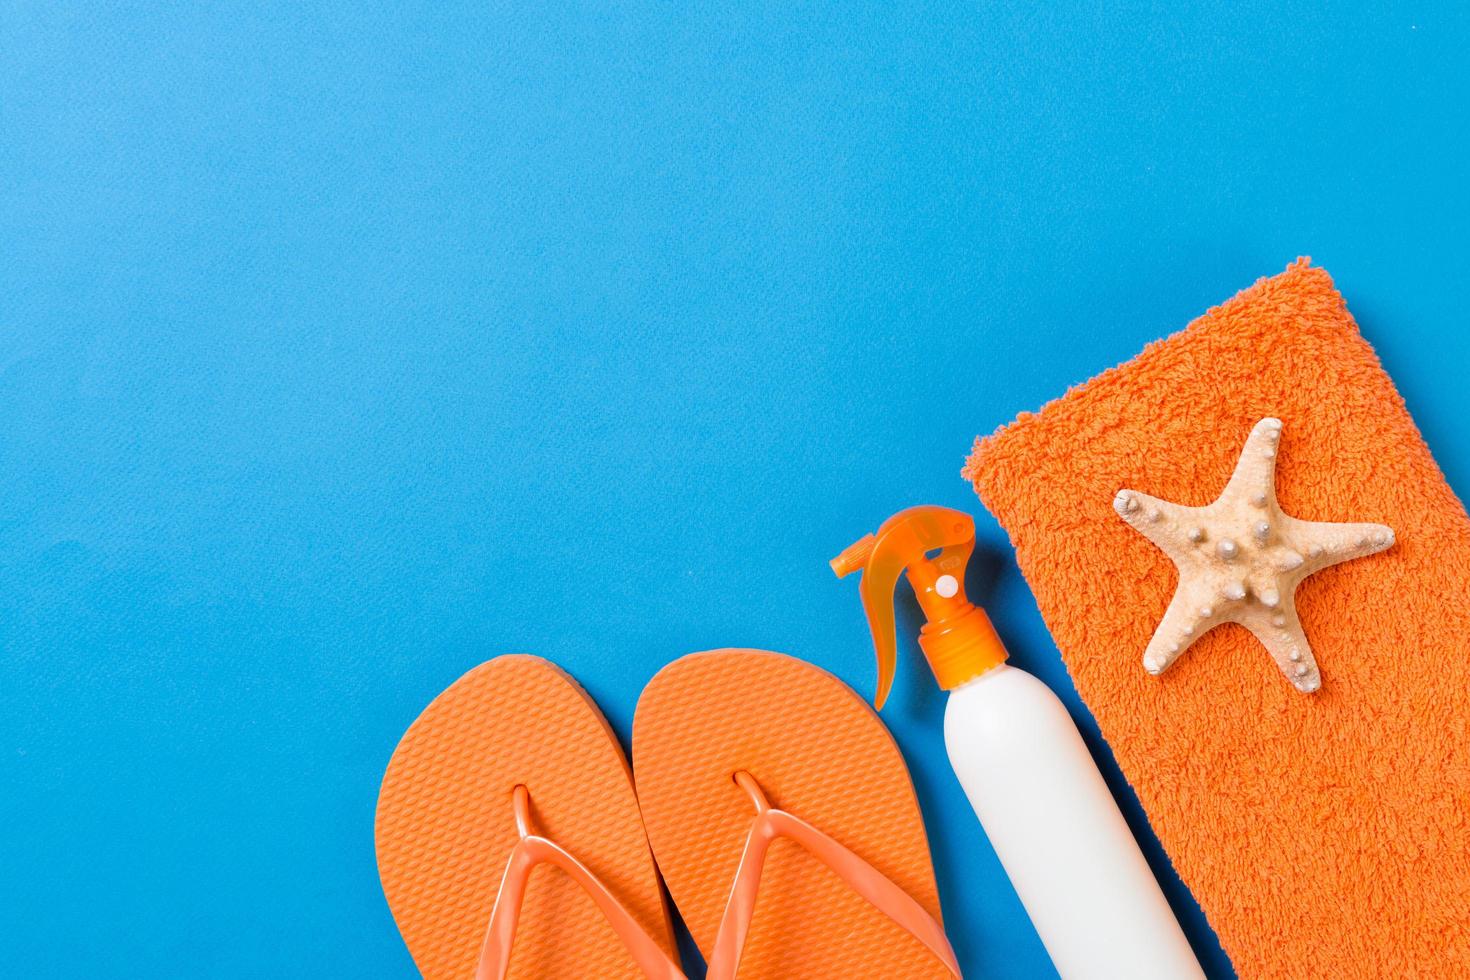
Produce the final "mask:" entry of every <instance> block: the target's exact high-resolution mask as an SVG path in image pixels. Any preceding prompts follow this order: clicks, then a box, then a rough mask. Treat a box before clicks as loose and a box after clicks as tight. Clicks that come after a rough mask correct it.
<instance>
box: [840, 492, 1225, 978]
mask: <svg viewBox="0 0 1470 980" xmlns="http://www.w3.org/2000/svg"><path fill="white" fill-rule="evenodd" d="M974 546H975V522H974V520H973V519H972V518H971V517H970V516H969V515H968V514H965V513H962V512H960V511H955V510H949V509H947V508H943V507H914V508H911V509H910V510H906V511H903V512H902V513H899V514H896V515H895V516H893V517H892V518H890V519H889V520H888V521H886V522H884V524H883V526H882V527H881V528H879V529H878V533H877V534H876V535H868V536H866V537H864V538H863V539H862V540H860V541H858V542H857V543H856V544H854V545H853V546H852V547H850V548H848V549H847V550H846V551H844V552H843V553H842V554H841V555H839V556H838V557H837V558H835V559H833V561H832V567H833V570H834V571H836V572H837V574H838V575H839V576H841V575H846V574H848V573H850V572H853V571H857V570H859V569H861V570H862V571H863V582H862V595H863V606H864V608H865V610H866V611H867V614H868V621H869V624H870V625H871V627H872V630H873V640H874V644H875V646H876V648H877V654H878V676H879V679H878V694H877V698H876V701H877V704H878V706H879V707H880V708H881V707H882V705H883V702H884V701H885V700H886V699H887V697H888V690H889V688H890V686H891V685H892V682H893V671H894V667H895V662H896V659H897V640H896V634H895V626H894V617H893V590H894V588H895V586H896V585H897V583H898V577H899V576H900V575H902V574H904V573H905V572H907V575H908V578H909V582H910V584H911V585H913V587H914V593H915V594H916V595H917V596H918V599H919V604H920V606H921V607H922V608H923V610H924V613H925V616H926V617H927V618H928V623H927V624H926V625H925V626H924V628H923V630H922V632H921V633H920V635H919V644H920V646H921V647H922V649H923V650H924V654H925V656H926V657H927V658H928V660H929V665H930V667H931V668H932V669H933V671H934V676H935V679H936V680H937V681H938V682H939V685H940V687H942V688H944V689H945V690H948V691H949V692H950V697H949V703H948V704H947V705H946V707H945V712H944V742H945V746H946V748H948V750H949V761H950V765H952V766H953V767H954V771H955V775H956V776H958V777H959V780H960V784H961V785H962V786H963V787H964V789H965V794H966V795H967V796H968V797H969V799H970V804H971V805H972V806H973V807H974V808H975V814H976V815H977V816H978V817H979V818H980V823H981V825H982V826H983V827H984V828H985V833H986V834H987V835H988V836H989V838H990V843H991V846H993V847H994V848H995V852H996V854H997V855H998V856H999V857H1000V861H1001V864H1002V865H1003V866H1004V867H1005V869H1006V874H1007V875H1009V876H1010V879H1011V884H1012V885H1014V886H1015V889H1016V893H1017V894H1018V895H1019V896H1020V898H1021V902H1022V904H1023V905H1024V906H1025V907H1026V912H1027V914H1028V915H1030V916H1031V922H1032V924H1033V925H1034V926H1035V927H1036V931H1037V933H1038V934H1039V935H1040V936H1041V941H1042V943H1044V944H1045V946H1046V950H1047V953H1048V954H1050V956H1051V959H1052V963H1053V965H1054V966H1056V968H1057V972H1058V973H1060V974H1061V976H1062V977H1063V978H1064V980H1125V978H1126V980H1193V978H1202V977H1203V976H1204V973H1203V971H1201V969H1200V966H1199V961H1198V960H1197V959H1196V958H1195V956H1194V952H1193V950H1192V949H1191V948H1190V946H1189V941H1188V940H1187V939H1185V937H1184V932H1183V930H1181V929H1180V928H1179V922H1178V920H1177V919H1175V917H1174V913H1173V911H1172V910H1171V909H1170V908H1169V903H1168V901H1167V900H1165V898H1164V894H1163V892H1162V891H1161V890H1160V889H1159V885H1158V882H1157V881H1156V880H1155V879H1154V876H1153V872H1152V871H1151V870H1150V869H1149V867H1148V863H1147V862H1146V861H1145V860H1144V858H1143V853H1142V852H1141V851H1140V850H1139V849H1138V842H1137V841H1135V840H1134V838H1133V834H1132V832H1131V831H1130V830H1129V829H1128V824H1127V823H1126V822H1125V821H1124V819H1123V815H1122V813H1121V812H1119V810H1118V805H1117V803H1116V802H1115V801H1114V800H1113V796H1112V794H1111V793H1110V792H1109V791H1108V787H1107V784H1106V783H1105V782H1104V781H1103V778H1102V774H1101V773H1100V772H1098V769H1097V766H1096V765H1095V764H1094V763H1093V761H1092V755H1091V753H1089V752H1088V750H1087V746H1086V745H1085V744H1084V743H1083V741H1082V736H1081V734H1080V733H1079V732H1078V731H1077V726H1076V725H1075V724H1074V723H1073V722H1072V718H1071V716H1070V715H1069V714H1068V713H1067V709H1066V707H1065V706H1064V705H1063V704H1062V702H1061V701H1060V700H1059V699H1058V698H1057V696H1056V695H1055V694H1053V693H1052V691H1051V689H1050V688H1048V687H1047V686H1046V685H1045V684H1043V683H1042V682H1041V681H1039V680H1037V679H1036V678H1035V677H1032V676H1031V675H1030V674H1028V673H1026V672H1025V671H1022V670H1018V669H1016V668H1015V667H1010V666H1008V665H1007V664H1006V663H1005V659H1006V652H1005V648H1004V646H1003V645H1002V644H1001V642H1000V638H999V637H998V636H996V633H995V629H994V628H993V627H992V626H991V625H990V618H989V617H988V616H986V615H985V612H984V610H982V609H980V608H979V607H977V606H975V605H973V604H972V603H970V602H969V601H968V600H967V599H966V598H965V594H964V585H963V581H964V570H965V564H966V563H967V562H968V561H969V558H970V554H971V552H972V551H973V550H974Z"/></svg>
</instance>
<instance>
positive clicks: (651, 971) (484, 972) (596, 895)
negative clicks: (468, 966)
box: [475, 786, 686, 980]
mask: <svg viewBox="0 0 1470 980" xmlns="http://www.w3.org/2000/svg"><path fill="white" fill-rule="evenodd" d="M512 801H513V803H514V805H515V812H516V830H517V831H518V832H519V833H520V840H519V841H518V842H517V843H516V845H515V847H514V848H512V849H511V852H510V860H509V861H507V862H506V865H505V873H504V874H503V875H501V878H500V890H499V892H498V893H497V894H496V896H495V907H494V909H493V910H492V911H491V913H490V925H489V927H488V928H487V929H486V930H485V942H484V944H483V945H482V946H481V947H480V961H479V964H478V965H477V966H476V967H475V980H505V976H506V974H507V972H508V971H509V969H510V954H511V947H512V946H513V945H514V943H515V934H516V925H517V923H518V922H519V921H520V914H521V903H522V901H523V900H524V899H525V897H526V885H527V883H528V882H529V881H530V878H531V872H532V871H533V870H535V868H536V866H537V865H539V864H543V863H544V864H550V865H553V866H555V867H558V868H560V869H561V870H562V871H564V872H566V874H567V876H568V877H570V878H571V879H572V880H573V881H575V882H576V883H577V884H579V885H581V886H582V889H583V890H584V891H585V892H587V894H588V895H590V896H592V900H593V901H594V902H596V903H597V907H598V909H599V910H600V911H601V912H602V914H603V916H604V917H605V918H606V919H607V921H608V923H609V924H610V925H611V926H612V927H613V931H614V932H616V933H617V935H618V938H619V939H621V940H622V941H623V945H624V946H626V947H627V949H628V952H629V953H630V954H631V955H632V957H633V961H634V962H635V963H637V964H638V967H639V968H640V969H642V970H643V972H644V973H645V974H646V975H647V976H648V977H649V980H686V978H685V976H684V972H683V971H682V970H680V969H679V967H678V966H677V965H676V964H675V963H674V961H673V960H671V959H670V958H669V956H668V954H667V953H665V952H664V951H663V949H662V948H661V947H660V946H659V945H658V943H656V942H655V941H654V940H653V938H652V937H651V936H649V935H648V933H647V932H646V931H645V930H644V929H643V927H642V926H641V925H639V924H638V920H637V919H635V918H634V917H633V914H632V913H631V912H629V911H628V909H627V907H626V906H624V905H623V903H621V902H619V901H618V899H617V897H616V896H615V895H613V893H612V892H611V891H609V890H608V888H607V886H606V885H604V884H603V883H602V881H601V880H600V879H599V878H598V877H597V876H596V875H594V874H593V873H592V872H591V871H590V870H588V868H587V866H586V865H584V864H583V863H582V862H581V861H578V860H577V859H576V858H575V857H573V856H572V854H571V852H570V851H568V850H567V849H566V848H564V847H562V846H561V845H560V844H558V843H556V842H555V841H553V840H550V839H548V838H546V837H541V836H538V835H536V834H534V833H532V830H531V799H530V793H529V792H528V791H527V789H526V787H524V786H517V787H516V788H515V792H514V793H513V795H512Z"/></svg>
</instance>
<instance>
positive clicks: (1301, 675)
mask: <svg viewBox="0 0 1470 980" xmlns="http://www.w3.org/2000/svg"><path fill="white" fill-rule="evenodd" d="M1240 624H1241V625H1242V626H1244V627H1245V628H1246V629H1248V630H1250V631H1251V632H1252V633H1253V634H1255V637H1256V639H1258V640H1260V641H1261V643H1262V645H1263V646H1265V648H1266V652H1267V653H1269V654H1270V655H1271V659H1272V660H1274V661H1276V666H1277V667H1278V668H1280V670H1281V673H1282V674H1284V675H1285V676H1286V679H1287V680H1289V681H1291V683H1292V685H1293V686H1295V687H1296V689H1297V690H1299V691H1305V692H1306V693H1308V694H1310V693H1311V692H1312V691H1315V690H1317V689H1318V688H1319V687H1321V686H1322V675H1321V673H1319V672H1318V670H1317V658H1316V657H1315V656H1313V654H1312V646H1311V644H1310V643H1308V642H1307V634H1306V633H1305V631H1303V629H1302V624H1301V620H1299V619H1298V618H1297V615H1296V603H1295V602H1294V601H1293V600H1292V598H1287V599H1286V600H1285V601H1284V602H1282V604H1281V608H1280V609H1278V610H1275V611H1265V610H1262V611H1258V612H1255V613H1253V614H1252V615H1250V616H1246V617H1243V618H1242V619H1241V620H1240Z"/></svg>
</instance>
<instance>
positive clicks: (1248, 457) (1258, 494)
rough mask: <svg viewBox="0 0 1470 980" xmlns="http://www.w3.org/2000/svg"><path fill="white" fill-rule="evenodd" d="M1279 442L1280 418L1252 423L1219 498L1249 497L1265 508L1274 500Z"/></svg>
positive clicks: (1254, 502)
mask: <svg viewBox="0 0 1470 980" xmlns="http://www.w3.org/2000/svg"><path fill="white" fill-rule="evenodd" d="M1280 445H1281V420H1280V419H1272V418H1266V419H1261V421H1259V422H1257V423H1256V424H1255V427H1254V428H1253V429H1251V434H1250V435H1249V436H1248V437H1247V438H1246V440H1245V448H1244V449H1242V450H1241V451H1240V459H1239V460H1237V461H1236V464H1235V472H1234V473H1232V474H1231V476H1230V482H1229V483H1228V484H1226V485H1225V491H1224V492H1223V493H1221V494H1220V499H1221V500H1226V499H1230V500H1237V499H1245V500H1249V501H1250V502H1251V503H1252V504H1254V505H1255V506H1257V507H1266V506H1267V505H1268V504H1271V503H1274V502H1275V500H1276V452H1277V450H1278V449H1279V448H1280Z"/></svg>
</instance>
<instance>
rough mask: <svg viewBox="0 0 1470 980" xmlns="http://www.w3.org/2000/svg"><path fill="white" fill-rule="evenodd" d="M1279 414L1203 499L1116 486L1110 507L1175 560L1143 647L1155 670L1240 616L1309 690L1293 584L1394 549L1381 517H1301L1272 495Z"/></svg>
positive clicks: (1309, 662)
mask: <svg viewBox="0 0 1470 980" xmlns="http://www.w3.org/2000/svg"><path fill="white" fill-rule="evenodd" d="M1280 442H1281V420H1280V419H1262V420H1261V421H1259V422H1257V423H1256V425H1255V428H1253V429H1252V430H1251V434H1250V438H1248V439H1247V440H1246V443H1245V449H1244V450H1242V451H1241V454H1240V461H1239V462H1238V463H1236V465H1235V473H1234V474H1233V475H1232V476H1231V477H1230V482H1229V483H1228V484H1227V485H1226V487H1225V490H1224V492H1223V493H1221V494H1220V498H1219V499H1218V500H1216V501H1215V502H1214V503H1213V504H1210V505H1209V506H1207V507H1184V506H1181V505H1179V504H1171V503H1169V502H1168V501H1165V500H1159V499H1158V498H1157V497H1150V496H1149V495H1148V494H1145V493H1139V492H1137V491H1136V490H1119V491H1118V495H1117V497H1115V498H1114V499H1113V509H1115V510H1116V511H1117V512H1118V515H1119V516H1120V517H1122V518H1123V520H1125V521H1127V522H1128V523H1129V524H1130V525H1132V526H1133V529H1134V530H1136V531H1137V532H1138V533H1139V534H1142V535H1143V536H1144V537H1146V538H1148V539H1149V540H1150V541H1152V542H1153V543H1154V544H1156V545H1158V546H1159V548H1161V549H1162V550H1163V552H1164V553H1165V554H1166V555H1168V556H1169V557H1170V558H1171V559H1173V561H1174V564H1175V565H1177V566H1179V588H1178V589H1177V590H1176V591H1175V593H1174V599H1173V601H1172V602H1170V603H1169V609H1168V611H1167V612H1165V613H1164V619H1163V621H1162V622H1161V623H1159V628H1158V630H1156V631H1155V632H1154V637H1153V639H1152V640H1150V641H1149V644H1148V649H1147V650H1145V651H1144V654H1143V666H1144V669H1146V670H1147V671H1148V672H1149V673H1150V674H1161V673H1163V672H1164V671H1166V670H1168V669H1169V665H1170V664H1172V663H1173V662H1174V661H1175V660H1177V659H1178V658H1179V657H1180V655H1182V654H1183V653H1184V651H1185V650H1187V649H1189V646H1190V644H1192V643H1193V642H1194V641H1195V640H1197V639H1199V638H1200V637H1201V636H1203V635H1204V634H1205V633H1206V632H1208V631H1209V630H1211V629H1214V628H1215V627H1216V626H1219V625H1220V624H1221V623H1239V624H1240V625H1241V626H1244V627H1245V628H1246V629H1248V630H1250V631H1251V632H1252V633H1254V634H1255V635H1256V638H1257V639H1259V640H1260V641H1261V642H1262V643H1263V644H1265V646H1266V650H1267V652H1269V653H1270V654H1271V656H1272V658H1273V659H1274V660H1275V661H1276V665H1277V666H1278V667H1280V668H1281V672H1282V673H1283V674H1285V675H1286V679H1287V680H1289V681H1291V682H1292V683H1293V684H1295V685H1296V687H1297V689H1298V690H1301V691H1306V692H1308V693H1310V692H1312V691H1315V690H1317V689H1318V688H1319V687H1321V686H1322V677H1321V675H1320V674H1319V673H1318V671H1317V661H1316V658H1315V657H1313V656H1312V648H1311V647H1310V646H1309V645H1308V644H1307V637H1306V634H1305V633H1303V632H1302V624H1301V621H1300V620H1298V619H1297V615H1296V602H1295V596H1296V587H1297V586H1298V585H1300V584H1301V583H1302V581H1303V580H1304V579H1305V578H1306V577H1307V576H1309V575H1311V574H1313V573H1315V572H1319V571H1321V570H1322V569H1324V568H1327V567H1328V566H1330V565H1336V564H1337V563H1338V562H1341V561H1348V560H1349V559H1352V558H1361V557H1363V556H1365V555H1371V554H1374V553H1375V552H1379V551H1383V550H1384V549H1385V548H1388V547H1391V546H1392V545H1393V542H1394V536H1393V530H1392V529H1391V528H1388V527H1385V526H1384V525H1382V524H1329V523H1323V522H1318V521H1299V520H1297V519H1296V518H1294V517H1289V516H1287V515H1286V514H1284V513H1282V510H1281V507H1280V506H1279V505H1278V504H1277V503H1276V451H1277V447H1278V446H1279V445H1280Z"/></svg>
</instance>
